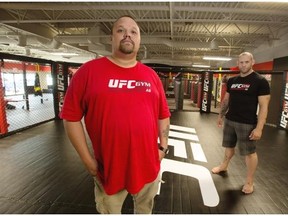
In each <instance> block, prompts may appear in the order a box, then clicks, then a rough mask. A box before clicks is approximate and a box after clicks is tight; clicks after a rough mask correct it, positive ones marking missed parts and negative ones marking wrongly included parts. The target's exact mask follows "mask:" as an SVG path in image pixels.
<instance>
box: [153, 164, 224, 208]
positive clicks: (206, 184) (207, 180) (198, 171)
mask: <svg viewBox="0 0 288 216" xmlns="http://www.w3.org/2000/svg"><path fill="white" fill-rule="evenodd" d="M164 172H172V173H176V174H180V175H186V176H190V177H192V178H196V179H197V180H198V182H199V186H200V190H201V195H202V199H203V203H204V205H205V206H209V207H215V206H217V205H218V204H219V196H218V193H217V190H216V188H215V185H214V182H213V179H212V176H211V174H210V171H209V170H208V169H207V168H206V167H203V166H199V165H195V164H190V163H185V162H179V161H175V160H169V159H165V158H164V159H163V160H162V162H161V170H160V177H161V179H162V174H163V173H164ZM160 188H161V182H160V183H159V188H158V194H160Z"/></svg>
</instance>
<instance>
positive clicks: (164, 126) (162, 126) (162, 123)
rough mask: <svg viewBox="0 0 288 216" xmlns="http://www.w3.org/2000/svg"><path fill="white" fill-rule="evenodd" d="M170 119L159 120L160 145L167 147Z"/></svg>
mask: <svg viewBox="0 0 288 216" xmlns="http://www.w3.org/2000/svg"><path fill="white" fill-rule="evenodd" d="M169 128H170V119H169V118H166V119H161V120H159V133H158V135H159V140H160V145H161V146H162V147H164V148H167V147H168V137H169Z"/></svg>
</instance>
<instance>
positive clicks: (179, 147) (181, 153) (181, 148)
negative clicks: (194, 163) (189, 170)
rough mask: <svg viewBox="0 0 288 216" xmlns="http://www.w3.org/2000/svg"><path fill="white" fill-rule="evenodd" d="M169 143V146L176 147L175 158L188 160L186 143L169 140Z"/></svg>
mask: <svg viewBox="0 0 288 216" xmlns="http://www.w3.org/2000/svg"><path fill="white" fill-rule="evenodd" d="M168 143H169V146H174V156H176V157H182V158H187V151H186V146H185V141H183V140H176V139H170V138H169V139H168Z"/></svg>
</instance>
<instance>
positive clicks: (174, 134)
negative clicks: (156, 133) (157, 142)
mask: <svg viewBox="0 0 288 216" xmlns="http://www.w3.org/2000/svg"><path fill="white" fill-rule="evenodd" d="M169 137H174V138H180V139H187V140H192V141H199V139H198V136H197V135H194V134H187V133H180V132H175V131H169Z"/></svg>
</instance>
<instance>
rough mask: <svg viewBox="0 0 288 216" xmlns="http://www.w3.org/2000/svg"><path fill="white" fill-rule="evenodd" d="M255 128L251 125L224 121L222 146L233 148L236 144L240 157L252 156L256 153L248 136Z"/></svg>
mask: <svg viewBox="0 0 288 216" xmlns="http://www.w3.org/2000/svg"><path fill="white" fill-rule="evenodd" d="M255 127H256V125H253V124H243V123H238V122H234V121H230V120H228V119H225V122H224V130H223V142H222V146H223V147H227V148H234V147H235V146H236V144H238V149H239V151H240V154H241V155H249V154H253V153H254V152H255V151H256V142H257V141H255V140H250V139H249V135H250V134H251V132H252V130H253V129H254V128H255Z"/></svg>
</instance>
